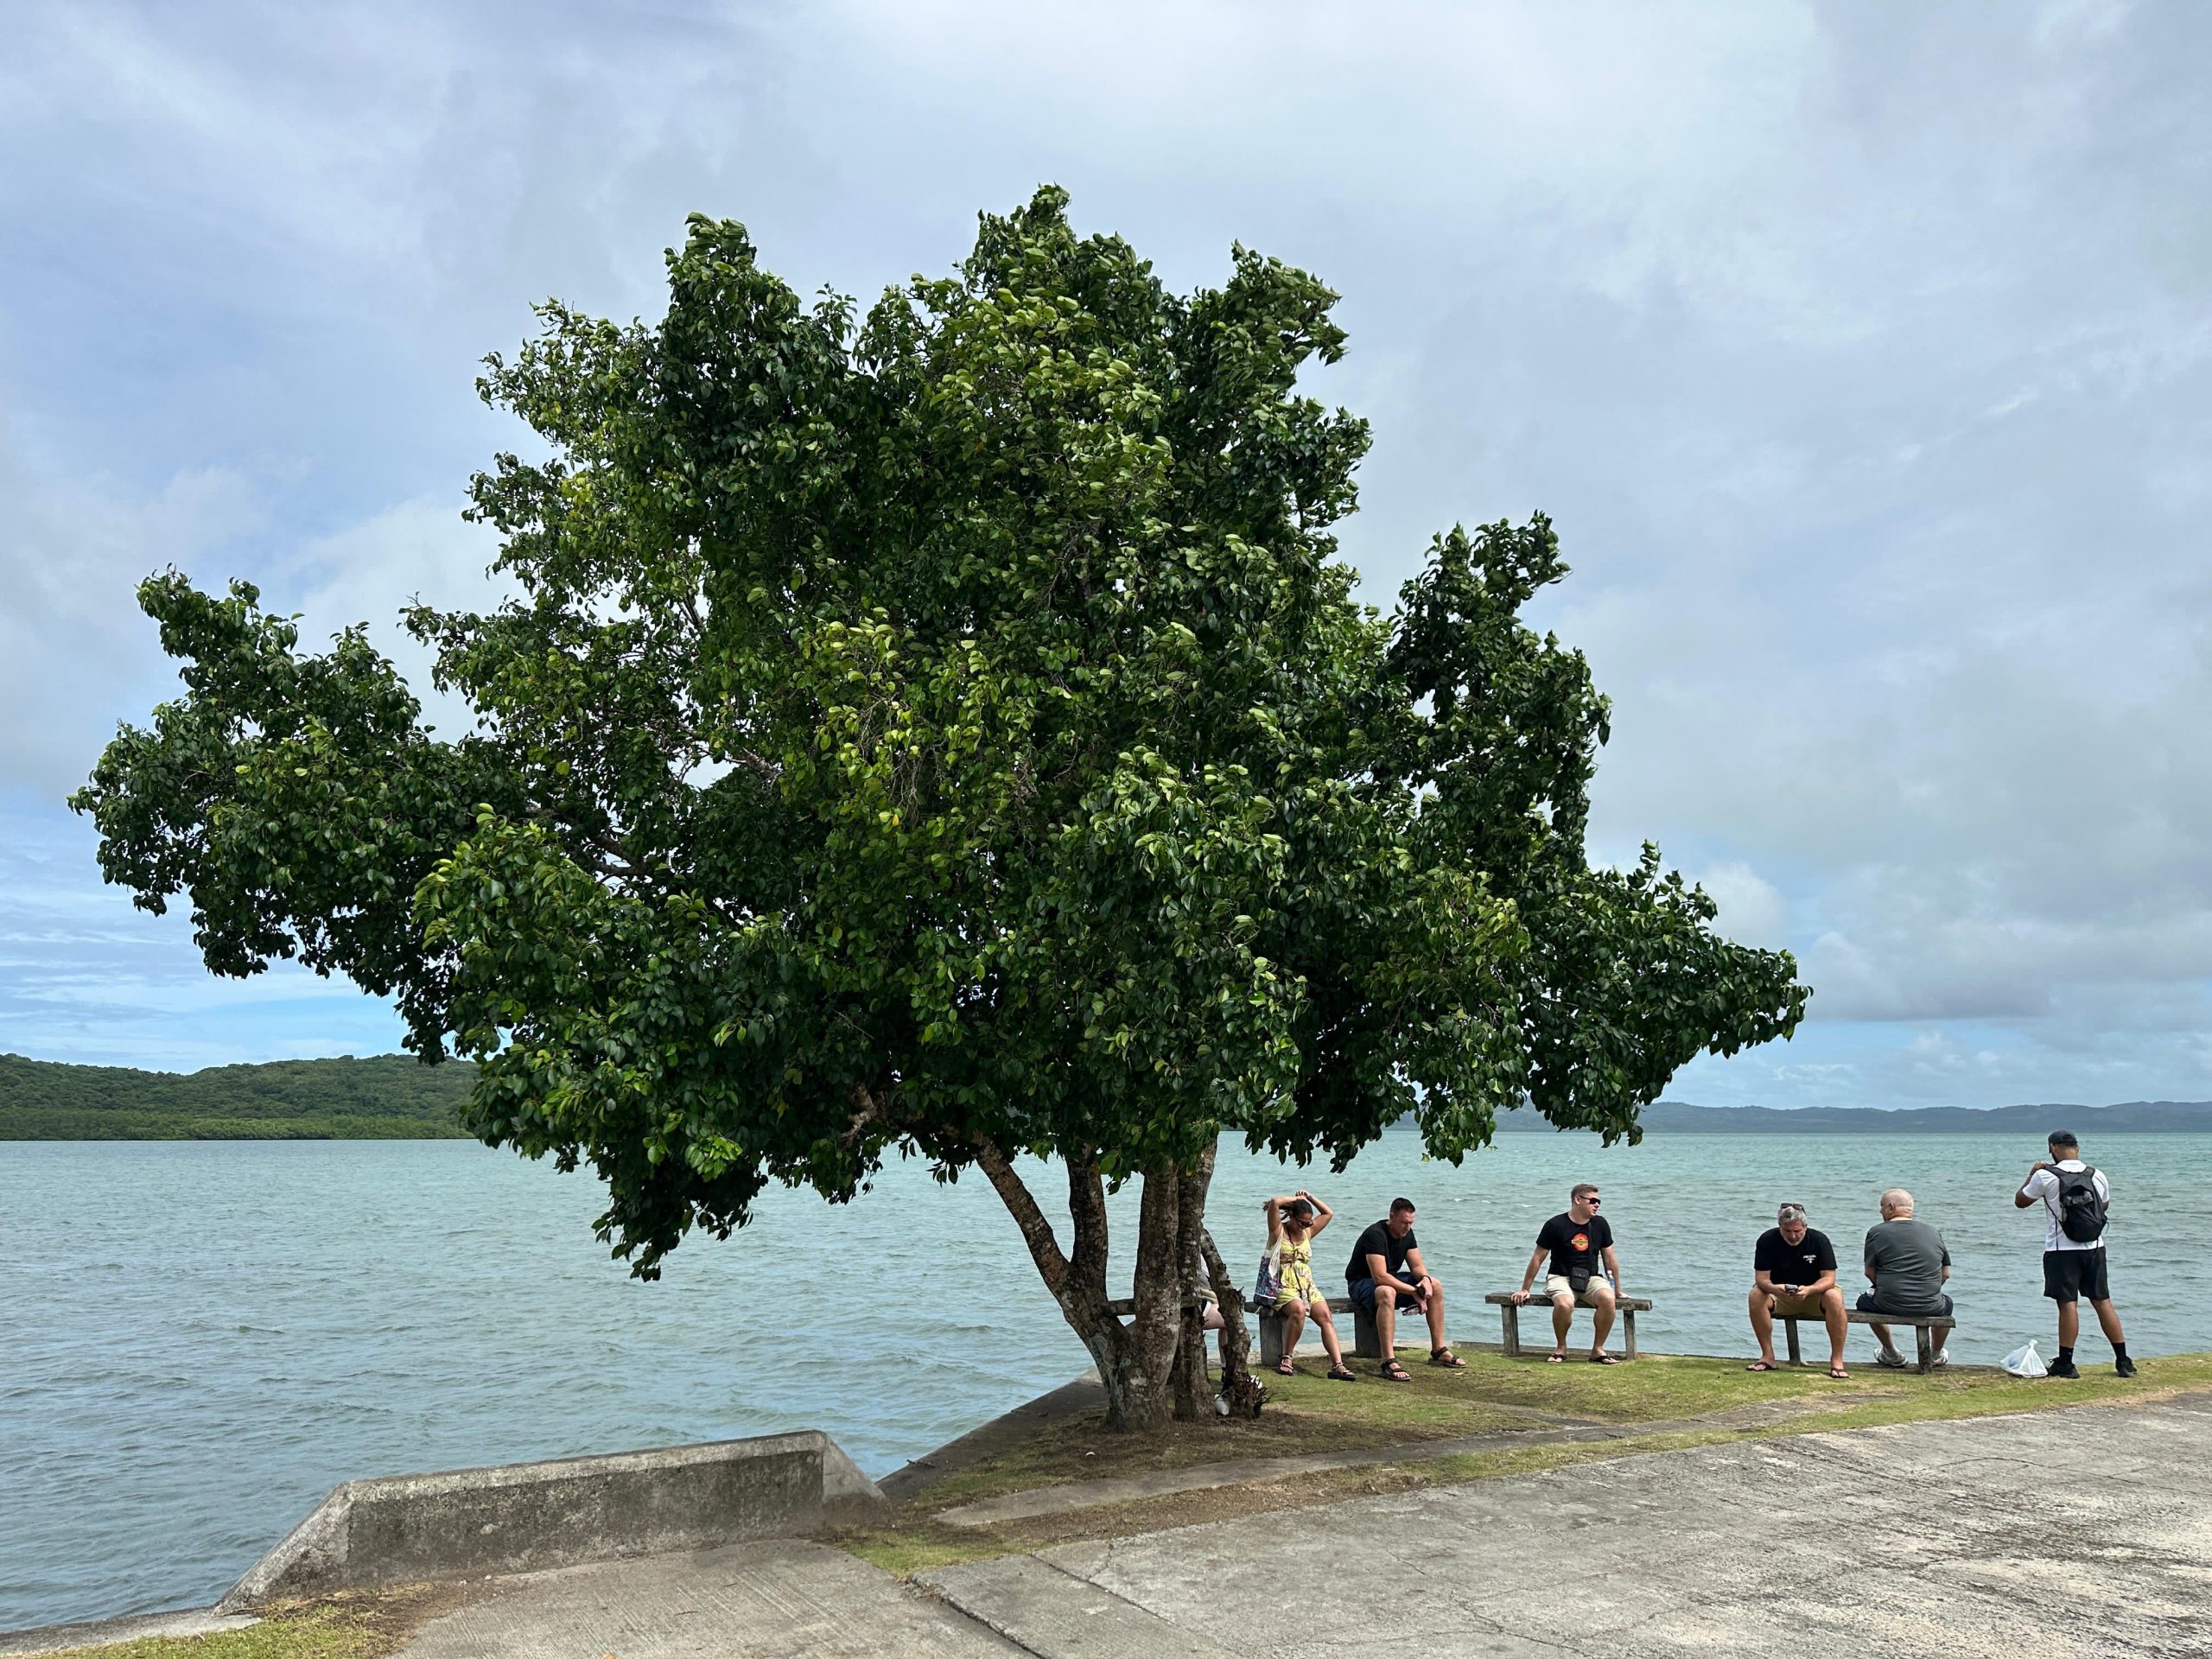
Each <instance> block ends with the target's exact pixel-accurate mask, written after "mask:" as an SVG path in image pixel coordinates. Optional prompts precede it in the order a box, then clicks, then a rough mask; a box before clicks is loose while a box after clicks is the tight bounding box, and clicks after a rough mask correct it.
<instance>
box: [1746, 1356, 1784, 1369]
mask: <svg viewBox="0 0 2212 1659" xmlns="http://www.w3.org/2000/svg"><path fill="white" fill-rule="evenodd" d="M1744 1369H1745V1370H1747V1371H1778V1370H1781V1369H1782V1367H1781V1366H1780V1365H1778V1364H1776V1363H1771V1362H1770V1361H1767V1360H1764V1359H1755V1360H1753V1361H1752V1362H1751V1363H1750V1364H1748V1365H1746V1366H1745V1367H1744Z"/></svg>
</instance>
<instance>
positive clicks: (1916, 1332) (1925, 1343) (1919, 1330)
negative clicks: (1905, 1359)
mask: <svg viewBox="0 0 2212 1659" xmlns="http://www.w3.org/2000/svg"><path fill="white" fill-rule="evenodd" d="M1912 1334H1913V1337H1914V1338H1915V1339H1916V1342H1917V1344H1918V1345H1919V1350H1920V1353H1919V1359H1920V1374H1921V1375H1922V1376H1927V1375H1928V1373H1929V1372H1930V1371H1932V1370H1935V1369H1936V1340H1935V1338H1936V1333H1935V1332H1933V1331H1931V1330H1929V1328H1928V1327H1927V1326H1926V1325H1914V1326H1913V1327H1912Z"/></svg>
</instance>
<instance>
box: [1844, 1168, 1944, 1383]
mask: <svg viewBox="0 0 2212 1659" xmlns="http://www.w3.org/2000/svg"><path fill="white" fill-rule="evenodd" d="M1950 1276H1951V1250H1950V1247H1949V1246H1948V1245H1947V1244H1945V1243H1943V1235H1942V1234H1941V1233H1939V1232H1937V1231H1936V1229H1934V1228H1933V1227H1931V1226H1929V1224H1927V1223H1926V1222H1924V1221H1916V1220H1915V1219H1914V1218H1913V1214H1912V1194H1911V1193H1910V1192H1906V1191H1905V1190H1904V1188H1903V1187H1901V1186H1893V1187H1891V1189H1890V1190H1889V1191H1888V1192H1885V1193H1883V1194H1882V1218H1881V1220H1880V1221H1878V1222H1877V1223H1876V1224H1874V1225H1873V1226H1872V1227H1869V1228H1868V1229H1867V1230H1866V1277H1867V1278H1868V1279H1869V1280H1870V1281H1872V1283H1873V1286H1874V1287H1873V1289H1872V1290H1862V1291H1861V1292H1859V1312H1860V1313H1896V1314H1903V1315H1910V1314H1914V1313H1942V1314H1944V1315H1947V1316H1948V1314H1949V1313H1950V1312H1951V1299H1950V1298H1949V1297H1948V1296H1947V1295H1945V1294H1943V1286H1944V1283H1945V1281H1948V1279H1949V1278H1950ZM1868 1327H1869V1328H1870V1329H1871V1330H1872V1332H1874V1340H1875V1341H1877V1342H1878V1343H1880V1344H1882V1351H1881V1352H1880V1353H1878V1354H1877V1355H1876V1356H1875V1357H1874V1363H1876V1364H1877V1365H1885V1366H1887V1367H1889V1368H1890V1369H1891V1370H1898V1369H1900V1368H1901V1367H1903V1366H1904V1364H1905V1363H1906V1360H1905V1357H1904V1355H1903V1354H1901V1353H1899V1352H1897V1348H1896V1346H1895V1344H1892V1343H1891V1341H1890V1327H1889V1326H1888V1325H1882V1324H1878V1323H1876V1322H1874V1321H1872V1320H1869V1321H1868ZM1949 1363H1951V1351H1950V1350H1949V1349H1948V1348H1939V1349H1938V1350H1937V1351H1936V1364H1938V1365H1948V1364H1949Z"/></svg>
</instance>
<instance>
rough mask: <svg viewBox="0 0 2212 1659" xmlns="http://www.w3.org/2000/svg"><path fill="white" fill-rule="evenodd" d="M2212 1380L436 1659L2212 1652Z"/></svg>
mask: <svg viewBox="0 0 2212 1659" xmlns="http://www.w3.org/2000/svg"><path fill="white" fill-rule="evenodd" d="M2208 1436H2212V1396H2204V1397H2195V1398H2186V1399H2183V1400H2179V1401H2175V1402H2167V1403H2165V1404H2163V1405H2158V1406H2149V1407H2134V1408H2079V1409H2075V1410H2069V1411H2065V1412H2062V1413H2057V1414H2050V1415H2037V1416H2031V1417H1998V1418H1982V1419H1979V1420H1975V1421H1964V1422H1948V1423H1922V1424H1914V1425H1910V1426H1906V1427H1897V1428H1886V1429H1856V1430H1850V1431H1847V1432H1843V1433H1827V1434H1810V1435H1802V1436H1794V1437H1791V1438H1788V1439H1783V1440H1769V1441H1764V1442H1740V1443H1736V1444H1732V1445H1727V1446H1709V1447H1705V1448H1702V1449H1699V1450H1695V1451H1688V1452H1662V1453H1656V1454H1649V1455H1644V1456H1631V1457H1624V1458H1621V1459H1617V1460H1614V1461H1611V1462H1605V1463H1594V1464H1586V1465H1580V1466H1577V1467H1574V1468H1572V1469H1564V1470H1559V1471H1554V1472H1552V1473H1549V1474H1543V1475H1533V1476H1524V1477H1515V1478H1508V1479H1495V1480H1487V1481H1480V1482H1476V1483H1472V1484H1467V1485H1462V1486H1450V1487H1440V1488H1434V1489H1431V1490H1429V1491H1421V1492H1415V1493H1409V1494H1406V1495H1402V1496H1396V1497H1379V1498H1370V1499H1365V1500H1362V1501H1358V1502H1355V1503H1339V1504H1335V1505H1332V1506H1330V1507H1328V1508H1326V1509H1311V1510H1294V1511H1289V1512H1285V1513H1279V1514H1268V1515H1255V1516H1244V1517H1242V1518H1239V1519H1236V1520H1233V1521H1224V1522H1216V1523H1213V1524H1210V1525H1205V1526H1198V1527H1191V1528H1186V1529H1181V1530H1179V1531H1174V1532H1165V1533H1154V1534H1150V1535H1143V1536H1139V1537H1134V1538H1124V1539H1117V1540H1115V1541H1110V1542H1104V1543H1097V1544H1075V1545H1067V1546H1064V1547H1062V1548H1055V1549H1051V1550H1046V1551H1045V1552H1043V1553H1042V1554H1038V1555H1031V1556H1011V1557H1007V1558H1004V1559H1002V1560H995V1561H982V1562H971V1563H966V1564H963V1565H961V1566H958V1567H946V1568H943V1569H940V1570H938V1571H937V1572H935V1573H927V1574H925V1575H924V1576H923V1578H922V1579H921V1580H919V1581H918V1583H917V1584H914V1585H901V1584H900V1583H899V1582H898V1581H897V1580H893V1579H892V1578H891V1577H889V1576H888V1575H887V1574H885V1573H880V1572H878V1571H877V1570H876V1569H874V1567H868V1566H867V1565H866V1564H864V1563H862V1562H861V1561H858V1560H855V1559H854V1558H852V1557H850V1556H848V1555H845V1554H842V1553H840V1552H838V1551H836V1550H831V1549H829V1548H823V1547H822V1546H819V1545H813V1544H805V1543H772V1544H754V1545H742V1546H738V1547H734V1548H728V1549H722V1550H710V1551H704V1552H701V1553H699V1554H690V1555H667V1556H658V1557H652V1558H649V1559H646V1560H635V1561H629V1562H620V1563H615V1564H612V1565H608V1566H605V1567H581V1568H572V1569H569V1570H566V1571H563V1572H556V1573H534V1574H529V1575H525V1576H523V1577H518V1578H513V1579H508V1580H499V1581H496V1582H494V1583H493V1584H489V1585H486V1586H485V1588H484V1591H483V1592H482V1593H480V1595H479V1596H477V1597H476V1598H475V1599H473V1600H472V1601H471V1602H470V1603H469V1604H468V1605H465V1606H462V1607H461V1608H459V1609H456V1610H454V1611H451V1612H448V1613H447V1614H445V1615H443V1616H442V1617H441V1618H438V1619H436V1620H435V1621H434V1622H433V1623H432V1624H430V1625H429V1626H428V1627H427V1628H426V1629H424V1630H423V1631H422V1632H421V1633H420V1634H419V1635H418V1636H417V1637H416V1639H415V1641H414V1642H413V1643H412V1644H411V1645H410V1647H409V1648H408V1649H406V1650H405V1654H406V1659H464V1656H465V1659H578V1656H583V1659H598V1656H601V1655H606V1654H613V1655H615V1656H618V1659H676V1656H678V1655H682V1656H687V1659H690V1656H699V1659H753V1656H762V1659H766V1656H770V1655H777V1656H783V1655H791V1656H800V1659H813V1656H833V1655H834V1656H849V1659H863V1656H885V1659H937V1656H957V1659H967V1656H971V1655H972V1656H982V1655H999V1656H1005V1655H1018V1654H1021V1653H1025V1652H1026V1653H1028V1654H1032V1655H1035V1656H1039V1659H1090V1656H1094V1655H1095V1656H1100V1659H1104V1656H1109V1655H1111V1656H1116V1659H1153V1656H1160V1659H1167V1656H1177V1659H1193V1656H1195V1659H1214V1656H1224V1655H1231V1654H1233V1655H1238V1656H1247V1659H1258V1656H1281V1659H1290V1656H1293V1655H1297V1656H1300V1659H1305V1656H1307V1655H1309V1654H1310V1653H1312V1652H1313V1650H1314V1649H1316V1648H1317V1647H1318V1648H1321V1649H1326V1650H1328V1651H1330V1652H1332V1653H1337V1654H1345V1655H1351V1656H1359V1655H1376V1656H1379V1655H1382V1654H1385V1653H1394V1654H1395V1653H1403V1654H1420V1655H1423V1656H1429V1655H1447V1656H1448V1655H1535V1654H1542V1655H1546V1656H1549V1659H1560V1656H1563V1655H1588V1656H1593V1659H1595V1656H1607V1659H1611V1656H1661V1655H1687V1654H1691V1653H1696V1654H1700V1655H1713V1654H1718V1655H1743V1656H1752V1655H1758V1656H1764V1655H1769V1654H1774V1653H1789V1654H1791V1655H1793V1656H1804V1659H1827V1656H1836V1659H1841V1656H1845V1655H1852V1656H1859V1655H1864V1654H1868V1653H1880V1654H1885V1655H1902V1656H1918V1655H1926V1656H1930V1659H1933V1656H1938V1655H1941V1656H1944V1659H1950V1656H1988V1659H2045V1656H2048V1659H2082V1656H2102V1655H2113V1656H2145V1659H2147V1656H2153V1655H2156V1656H2174V1655H2183V1654H2203V1653H2212V1452H2208V1451H2207V1446H2208V1444H2212V1442H2209V1441H2208Z"/></svg>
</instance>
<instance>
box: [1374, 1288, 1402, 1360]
mask: <svg viewBox="0 0 2212 1659" xmlns="http://www.w3.org/2000/svg"><path fill="white" fill-rule="evenodd" d="M1375 1341H1376V1346H1378V1347H1380V1348H1381V1349H1382V1350H1383V1357H1382V1359H1381V1361H1380V1362H1379V1363H1382V1364H1384V1365H1388V1364H1389V1363H1390V1362H1391V1361H1392V1360H1394V1359H1395V1358H1396V1357H1398V1293H1397V1292H1396V1291H1395V1290H1393V1289H1391V1288H1390V1287H1389V1286H1388V1285H1377V1286H1376V1287H1375Z"/></svg>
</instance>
